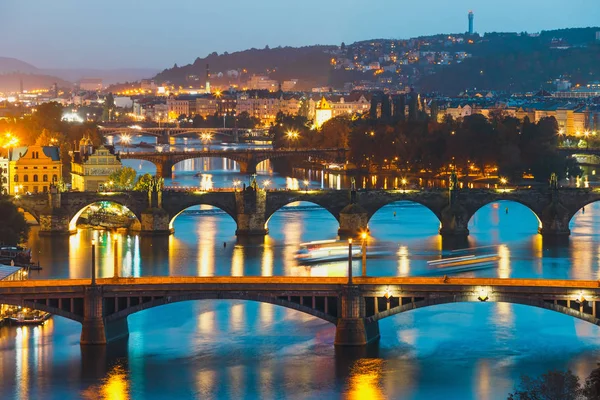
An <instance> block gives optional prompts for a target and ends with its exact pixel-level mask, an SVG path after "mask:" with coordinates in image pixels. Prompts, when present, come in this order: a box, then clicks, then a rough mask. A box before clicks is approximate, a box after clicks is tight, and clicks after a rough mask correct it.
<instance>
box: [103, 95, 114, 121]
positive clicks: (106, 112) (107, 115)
mask: <svg viewBox="0 0 600 400" xmlns="http://www.w3.org/2000/svg"><path fill="white" fill-rule="evenodd" d="M114 110H115V98H114V96H113V94H112V93H109V94H108V95H107V96H106V98H105V99H104V107H103V109H102V120H103V121H110V120H112V117H113V115H112V113H113V112H114Z"/></svg>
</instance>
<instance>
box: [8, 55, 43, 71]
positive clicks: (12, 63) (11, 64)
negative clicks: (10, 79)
mask: <svg viewBox="0 0 600 400" xmlns="http://www.w3.org/2000/svg"><path fill="white" fill-rule="evenodd" d="M12 72H21V73H27V74H31V73H37V72H39V70H38V69H37V68H36V67H34V66H33V65H31V64H28V63H26V62H24V61H21V60H17V59H16V58H10V57H0V74H5V73H12Z"/></svg>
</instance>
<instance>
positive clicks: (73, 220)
mask: <svg viewBox="0 0 600 400" xmlns="http://www.w3.org/2000/svg"><path fill="white" fill-rule="evenodd" d="M104 202H107V203H112V204H118V205H120V206H122V207H123V208H125V210H126V211H127V212H129V213H131V215H133V216H135V221H134V228H137V229H138V230H139V229H141V222H140V216H139V215H136V213H135V212H133V211H132V210H131V209H130V208H129V207H128V205H127V204H125V202H121V201H119V200H115V199H111V198H107V199H96V201H92V202H90V203H88V204H86V205H85V206H83V207H82V208H80V209H79V210H78V211H77V212H75V214H73V215H72V216H71V217H70V219H69V231H70V232H75V231H76V230H77V221H78V220H79V218H80V217H81V215H82V214H83V213H84V212H85V211H86V210H88V209H89V208H90V207H92V206H93V205H95V204H100V203H104Z"/></svg>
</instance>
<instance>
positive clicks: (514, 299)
mask: <svg viewBox="0 0 600 400" xmlns="http://www.w3.org/2000/svg"><path fill="white" fill-rule="evenodd" d="M480 296H481V295H478V294H473V295H454V296H445V297H435V298H424V299H422V300H419V301H415V302H411V303H408V304H404V305H402V304H400V305H398V306H397V307H393V308H390V309H389V310H386V311H382V312H379V313H377V314H375V315H373V316H370V317H368V318H366V320H367V321H368V322H375V321H379V320H382V319H384V318H387V317H391V316H393V315H396V314H401V313H404V312H407V311H410V310H415V309H418V308H424V307H431V306H436V305H442V304H449V303H484V302H489V303H510V304H520V305H525V306H529V307H535V308H541V309H545V310H550V311H555V312H558V313H560V314H565V315H569V316H571V317H574V318H577V319H580V320H582V321H586V322H589V323H591V324H594V325H598V326H600V320H599V319H598V318H596V317H595V316H594V315H592V314H591V313H590V314H588V313H585V312H581V311H579V310H576V309H574V308H572V307H568V306H566V305H561V304H555V303H554V302H551V301H545V300H541V299H536V298H527V297H521V296H507V295H495V294H490V295H489V297H487V296H488V295H487V294H486V298H485V300H481V299H480V298H479V297H480ZM415 300H416V299H415ZM563 302H566V300H563ZM573 303H575V301H573ZM576 304H577V305H578V306H579V303H576ZM590 309H591V307H590Z"/></svg>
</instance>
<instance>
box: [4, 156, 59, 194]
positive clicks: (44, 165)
mask: <svg viewBox="0 0 600 400" xmlns="http://www.w3.org/2000/svg"><path fill="white" fill-rule="evenodd" d="M8 171H9V177H10V179H9V193H10V194H12V195H15V194H22V193H28V192H29V193H45V192H48V191H49V190H50V185H52V184H56V183H57V182H58V181H59V180H60V179H61V177H62V164H61V161H60V149H59V148H58V147H55V146H29V147H14V148H11V149H9V152H8Z"/></svg>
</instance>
